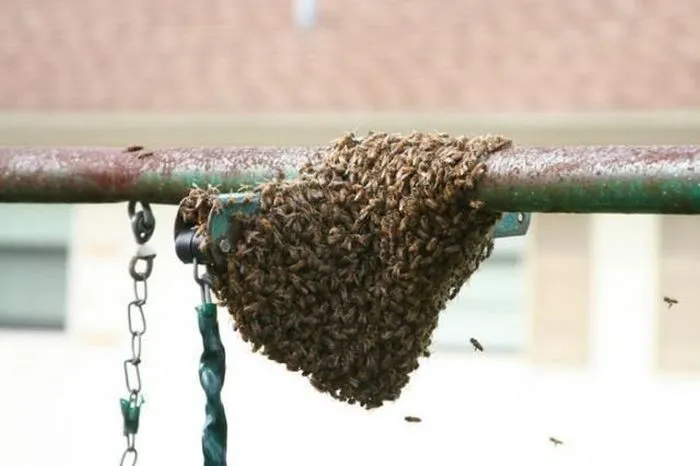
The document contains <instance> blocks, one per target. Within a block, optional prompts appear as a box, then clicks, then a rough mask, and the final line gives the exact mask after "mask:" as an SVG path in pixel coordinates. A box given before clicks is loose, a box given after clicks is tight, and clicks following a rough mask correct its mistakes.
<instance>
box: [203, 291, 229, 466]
mask: <svg viewBox="0 0 700 466" xmlns="http://www.w3.org/2000/svg"><path fill="white" fill-rule="evenodd" d="M197 320H198V322H199V332H200V333H201V335H202V343H203V345H204V350H203V351H202V356H201V357H200V359H199V382H200V384H201V385H202V388H203V389H204V393H205V395H206V398H207V402H206V407H205V415H206V419H205V421H204V432H203V434H202V452H203V453H204V466H225V465H226V443H227V442H226V440H227V433H228V425H227V423H226V413H225V411H224V405H223V403H222V402H221V388H222V386H223V384H224V376H225V375H226V353H225V352H224V345H223V344H222V343H221V336H220V335H219V324H218V321H217V318H216V304H213V303H206V302H205V303H202V304H201V305H200V306H198V307H197Z"/></svg>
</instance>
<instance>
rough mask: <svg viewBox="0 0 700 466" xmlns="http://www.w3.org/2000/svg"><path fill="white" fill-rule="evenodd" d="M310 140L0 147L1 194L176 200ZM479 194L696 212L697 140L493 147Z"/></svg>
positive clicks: (536, 206) (259, 176) (502, 200)
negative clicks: (147, 147)
mask: <svg viewBox="0 0 700 466" xmlns="http://www.w3.org/2000/svg"><path fill="white" fill-rule="evenodd" d="M316 151H317V150H316V149H309V148H271V147H257V148H254V147H226V148H174V149H162V150H154V151H152V152H149V153H145V152H143V151H142V152H133V153H129V152H124V150H123V149H115V148H111V149H110V148H40V147H0V202H40V203H103V202H121V201H127V200H144V201H149V202H152V203H161V204H178V203H179V202H180V200H181V199H182V197H184V196H185V194H186V193H187V190H188V188H189V187H190V186H191V185H192V183H195V184H198V185H200V186H206V185H207V184H214V185H219V187H220V189H221V190H222V191H229V190H237V189H239V188H240V187H241V186H242V185H252V184H255V183H256V182H259V181H263V180H265V179H268V178H270V177H272V176H273V175H274V174H275V173H276V172H277V171H278V170H282V171H283V172H284V173H285V174H286V175H287V176H289V177H294V176H296V171H297V169H298V167H299V166H300V165H301V164H302V163H304V162H305V161H307V160H309V159H310V158H311V157H312V156H313V154H314V153H315V152H316ZM487 165H488V172H487V175H486V177H485V179H484V180H483V181H482V183H481V185H480V187H479V191H478V197H479V198H480V199H481V200H483V201H485V202H487V203H488V204H489V206H491V207H492V208H494V209H498V210H502V211H511V212H570V213H614V212H617V213H665V214H697V213H700V146H572V147H549V148H548V147H544V148H524V147H515V148H512V149H508V150H503V151H501V152H498V153H496V154H493V155H492V156H491V157H490V158H489V161H488V163H487Z"/></svg>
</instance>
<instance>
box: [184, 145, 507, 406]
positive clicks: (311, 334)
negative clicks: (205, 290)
mask: <svg viewBox="0 0 700 466" xmlns="http://www.w3.org/2000/svg"><path fill="white" fill-rule="evenodd" d="M510 145H511V141H510V140H508V139H506V138H503V137H500V136H482V137H476V138H473V139H468V138H465V137H458V138H453V137H449V136H448V135H445V134H425V133H417V132H414V133H412V134H410V135H408V136H400V135H393V134H386V133H370V134H369V135H368V136H367V137H365V138H357V137H356V136H355V135H354V134H348V135H345V136H343V137H342V138H340V139H339V140H337V141H335V142H334V143H333V144H332V145H331V146H330V147H328V148H326V149H325V150H323V151H320V152H319V153H318V154H317V156H316V158H315V159H314V160H312V161H311V162H309V163H307V164H306V165H305V166H303V167H302V168H301V169H300V171H299V177H298V178H296V179H294V180H281V179H277V180H272V181H269V182H265V183H262V184H260V185H258V186H256V187H255V188H254V190H255V191H257V192H259V193H260V212H259V214H258V215H255V216H246V215H244V214H236V215H235V216H234V219H233V221H234V222H235V223H237V224H238V227H239V228H240V232H241V234H240V235H239V237H238V241H237V242H236V244H234V245H232V246H233V247H232V249H231V252H230V253H229V254H228V273H227V274H226V275H225V276H219V277H214V281H215V287H214V291H215V293H216V296H217V298H218V299H219V300H220V302H221V304H222V305H224V306H227V307H228V309H229V312H230V313H231V315H232V316H233V319H234V321H235V326H236V329H237V330H238V332H240V334H241V337H242V338H243V339H244V340H245V341H248V342H250V343H252V346H253V350H254V351H258V350H261V351H262V353H263V354H265V355H267V357H268V358H269V359H272V360H274V361H277V362H279V363H282V364H285V365H286V367H287V368H288V369H289V370H291V371H301V372H302V374H303V375H304V376H307V377H309V379H310V381H311V383H312V384H313V386H314V387H316V388H317V389H318V390H319V391H321V392H326V393H328V394H330V395H331V396H332V397H334V398H336V399H338V400H341V401H345V402H348V403H350V404H353V403H359V404H360V405H361V406H363V407H365V408H367V409H370V408H376V407H379V406H382V404H383V403H384V402H385V401H391V400H396V399H397V398H398V397H399V396H400V394H401V390H402V389H403V387H405V386H406V384H407V383H408V381H409V376H410V374H411V373H412V372H413V371H414V370H415V369H417V368H418V365H419V362H418V359H419V357H421V356H428V355H429V353H428V351H427V350H428V346H429V345H430V342H431V335H432V333H433V330H434V329H435V327H436V325H437V322H438V315H439V313H440V311H441V310H442V309H444V308H445V305H446V303H447V301H448V300H450V299H452V298H454V297H455V296H456V294H457V293H458V291H459V290H460V288H461V286H462V285H463V284H464V283H465V282H466V281H467V279H468V278H469V277H470V276H471V275H472V274H473V273H474V272H475V271H476V269H477V267H478V266H479V265H480V264H481V262H482V261H483V260H484V259H486V258H487V257H489V255H490V253H491V251H492V249H493V237H492V233H491V232H492V228H493V227H494V225H495V223H496V222H497V221H498V219H499V218H500V216H501V212H496V211H492V210H489V209H488V208H487V207H488V206H483V205H482V203H481V202H477V201H475V200H473V194H474V186H475V184H476V183H477V182H478V180H479V178H480V177H481V176H482V175H483V174H484V172H485V164H484V161H485V160H486V158H487V157H488V156H489V155H490V154H491V153H493V152H495V151H498V150H501V149H505V148H507V147H509V146H510ZM215 193H216V191H215V190H208V191H205V190H199V189H196V190H193V191H192V192H191V193H190V196H189V197H188V198H187V199H186V200H185V202H184V203H183V208H182V210H181V212H182V215H183V217H185V220H186V221H192V222H195V223H196V224H198V225H199V228H200V229H203V228H204V227H205V224H204V222H205V221H206V218H207V214H208V210H207V209H211V208H215V205H214V204H213V195H214V194H215Z"/></svg>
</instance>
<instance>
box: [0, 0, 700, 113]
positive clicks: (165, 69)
mask: <svg viewBox="0 0 700 466" xmlns="http://www.w3.org/2000/svg"><path fill="white" fill-rule="evenodd" d="M318 5H319V16H318V25H317V27H316V28H315V29H313V30H309V31H300V30H297V29H296V28H295V27H294V24H293V22H292V10H291V8H292V4H291V2H290V1H287V0H285V1H282V0H266V1H260V0H201V1H199V2H193V1H189V0H169V1H166V0H150V1H142V0H120V1H114V0H62V1H60V2H57V1H52V0H3V1H2V7H1V10H2V14H0V109H4V110H8V109H24V110H148V111H227V112H229V111H231V112H238V111H271V112H272V111H279V112H286V111H334V112H336V111H368V110H370V111H371V110H376V111H458V112H510V111H571V110H608V109H641V110H649V109H669V108H672V109H678V108H692V107H697V106H699V105H700V85H699V84H700V46H698V44H700V2H698V1H696V0H674V1H665V0H638V1H635V0H607V1H606V0H591V1H588V2H575V1H561V0H540V1H536V0H492V1H485V0H443V1H440V2H435V1H434V0H403V1H396V0H352V1H340V0H318Z"/></svg>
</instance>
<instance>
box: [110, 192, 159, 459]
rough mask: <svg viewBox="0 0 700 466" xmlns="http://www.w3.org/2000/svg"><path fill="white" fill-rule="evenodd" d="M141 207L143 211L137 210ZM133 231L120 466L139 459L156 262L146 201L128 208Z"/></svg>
mask: <svg viewBox="0 0 700 466" xmlns="http://www.w3.org/2000/svg"><path fill="white" fill-rule="evenodd" d="M138 204H141V207H142V209H140V210H137V206H138ZM128 214H129V220H130V221H131V230H132V232H133V234H134V239H135V240H136V244H137V245H138V248H137V250H136V254H134V256H133V257H132V258H131V260H130V261H129V276H130V277H131V279H132V280H133V282H134V299H133V300H132V301H131V302H130V303H129V304H128V305H127V308H126V313H127V320H128V323H129V333H130V335H131V357H130V358H128V359H126V360H124V379H125V381H126V389H127V391H128V393H129V394H128V397H127V398H122V399H121V400H120V404H121V412H122V417H123V418H124V431H123V432H124V437H125V438H126V449H125V450H124V453H123V454H122V457H121V461H120V463H119V464H120V465H121V466H124V465H131V466H134V465H135V464H136V461H137V460H138V452H137V451H136V433H137V432H138V430H139V417H140V414H141V406H142V405H143V396H142V395H141V388H142V385H141V370H140V365H141V344H142V338H143V335H144V334H145V333H146V316H145V314H144V312H143V306H144V305H145V304H146V302H147V301H148V278H149V277H150V276H151V273H152V272H153V260H154V258H155V257H156V253H155V251H154V250H153V249H152V248H151V247H150V246H149V245H148V244H147V242H148V240H150V239H151V237H152V236H153V232H154V231H155V227H156V219H155V217H154V215H153V211H152V210H151V206H150V205H149V204H148V203H145V202H141V203H139V202H135V201H131V202H129V206H128ZM140 262H143V263H144V266H145V268H144V270H143V271H139V270H138V269H137V266H138V264H139V263H140Z"/></svg>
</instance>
